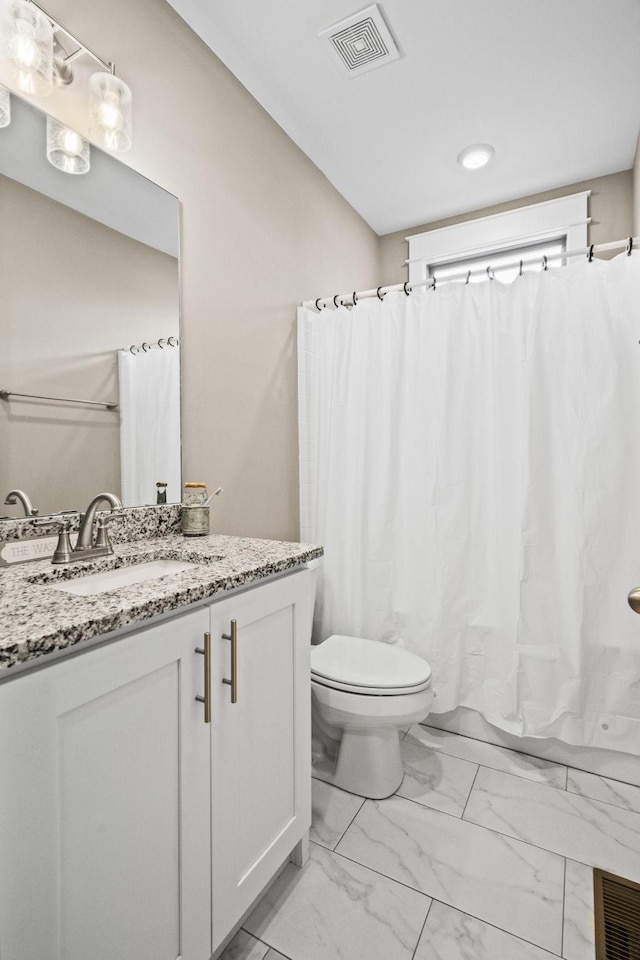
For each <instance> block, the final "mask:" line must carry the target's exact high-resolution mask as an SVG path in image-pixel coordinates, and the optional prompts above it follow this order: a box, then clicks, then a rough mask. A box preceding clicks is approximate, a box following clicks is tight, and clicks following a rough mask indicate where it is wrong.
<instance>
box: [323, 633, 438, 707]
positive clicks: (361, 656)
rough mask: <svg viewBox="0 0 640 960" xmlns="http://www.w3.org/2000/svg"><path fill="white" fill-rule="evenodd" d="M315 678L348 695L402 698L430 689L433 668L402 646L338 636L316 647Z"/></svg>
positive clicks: (324, 684) (326, 685)
mask: <svg viewBox="0 0 640 960" xmlns="http://www.w3.org/2000/svg"><path fill="white" fill-rule="evenodd" d="M311 679H312V681H314V682H315V683H318V684H320V685H322V686H324V687H330V688H331V689H333V690H341V691H343V692H344V693H357V694H360V695H368V696H378V697H379V696H394V695H395V696H398V695H403V694H405V695H406V694H410V693H420V692H421V691H422V690H426V689H427V688H428V687H430V686H431V667H430V666H429V664H428V663H427V662H426V661H425V660H422V659H421V657H417V656H416V655H415V654H413V653H410V652H409V651H408V650H403V649H402V648H401V647H396V646H393V645H391V644H388V643H381V642H380V641H379V640H368V639H365V638H363V637H347V636H343V635H340V634H334V635H333V636H331V637H329V638H328V639H327V640H325V641H324V643H321V644H319V645H318V646H316V647H312V650H311Z"/></svg>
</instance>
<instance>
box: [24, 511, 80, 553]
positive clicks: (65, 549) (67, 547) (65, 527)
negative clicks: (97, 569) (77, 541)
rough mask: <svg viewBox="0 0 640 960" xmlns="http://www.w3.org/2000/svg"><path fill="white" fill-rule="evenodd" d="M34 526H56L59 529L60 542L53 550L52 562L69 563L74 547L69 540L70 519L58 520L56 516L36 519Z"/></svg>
mask: <svg viewBox="0 0 640 960" xmlns="http://www.w3.org/2000/svg"><path fill="white" fill-rule="evenodd" d="M33 526H34V527H56V528H57V530H58V543H57V545H56V549H55V550H54V552H53V556H52V558H51V563H69V560H71V554H72V552H73V551H72V548H71V541H70V540H69V527H70V521H69V520H57V519H56V518H55V517H48V518H47V519H42V520H34V522H33Z"/></svg>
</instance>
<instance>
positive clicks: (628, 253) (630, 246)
mask: <svg viewBox="0 0 640 960" xmlns="http://www.w3.org/2000/svg"><path fill="white" fill-rule="evenodd" d="M632 250H633V237H629V240H628V241H627V256H628V257H630V256H631V251H632Z"/></svg>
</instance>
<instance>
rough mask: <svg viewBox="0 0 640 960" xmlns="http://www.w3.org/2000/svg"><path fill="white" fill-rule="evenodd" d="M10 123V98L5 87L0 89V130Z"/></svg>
mask: <svg viewBox="0 0 640 960" xmlns="http://www.w3.org/2000/svg"><path fill="white" fill-rule="evenodd" d="M10 123H11V96H10V95H9V91H8V90H7V88H6V87H0V128H2V127H8V126H9V124H10Z"/></svg>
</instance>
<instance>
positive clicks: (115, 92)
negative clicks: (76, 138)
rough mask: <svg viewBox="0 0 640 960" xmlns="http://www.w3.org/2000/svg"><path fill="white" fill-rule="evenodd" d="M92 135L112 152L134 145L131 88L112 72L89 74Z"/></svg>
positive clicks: (90, 131)
mask: <svg viewBox="0 0 640 960" xmlns="http://www.w3.org/2000/svg"><path fill="white" fill-rule="evenodd" d="M89 136H90V137H91V139H92V140H93V141H94V142H95V143H97V144H98V146H100V147H104V149H105V150H110V151H112V152H119V151H123V150H128V149H129V147H130V146H131V90H129V87H128V86H127V85H126V83H123V82H122V80H120V79H119V78H118V77H114V76H113V74H111V73H94V74H92V76H91V77H90V78H89Z"/></svg>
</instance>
